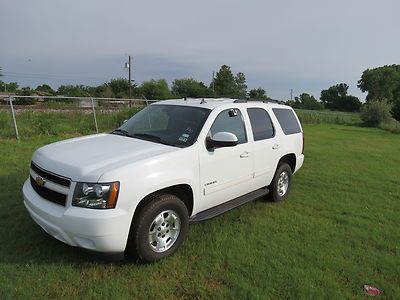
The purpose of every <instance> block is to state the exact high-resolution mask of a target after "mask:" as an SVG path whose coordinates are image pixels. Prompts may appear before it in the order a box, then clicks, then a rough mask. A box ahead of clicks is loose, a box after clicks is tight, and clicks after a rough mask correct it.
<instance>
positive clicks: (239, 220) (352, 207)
mask: <svg viewBox="0 0 400 300" xmlns="http://www.w3.org/2000/svg"><path fill="white" fill-rule="evenodd" d="M304 127H305V139H306V150H305V155H306V161H305V164H304V166H303V168H302V169H301V170H300V171H299V172H298V173H297V174H296V175H295V176H294V182H293V189H292V194H291V195H290V197H289V199H288V201H286V202H284V203H281V204H272V203H267V202H264V201H262V200H260V201H256V202H254V203H250V204H247V205H245V206H242V207H241V208H239V209H236V210H234V211H231V212H228V213H226V214H224V215H222V216H220V217H218V218H215V219H213V220H211V221H208V222H205V223H201V224H196V225H192V226H191V227H190V232H189V236H188V239H187V240H186V242H185V243H184V244H183V247H182V248H181V249H180V250H179V251H178V252H177V254H176V255H174V256H173V257H171V258H168V259H166V260H164V261H161V262H159V263H156V264H152V265H136V264H133V263H132V262H129V261H123V262H119V263H110V262H104V261H101V260H98V259H96V258H94V257H92V256H90V255H87V254H85V253H83V252H82V251H79V249H76V248H72V247H69V246H66V245H64V244H62V243H61V242H58V241H56V240H55V239H53V238H51V237H50V236H48V235H47V234H45V233H44V232H43V231H42V230H41V229H40V228H39V227H38V226H37V225H35V224H34V222H33V221H32V220H31V219H30V217H29V216H28V214H27V212H26V210H25V208H24V206H23V202H22V195H21V186H22V184H23V181H24V180H25V179H26V177H27V175H28V165H29V160H30V156H31V154H32V152H33V151H34V149H36V148H37V147H39V146H41V145H44V144H47V143H50V142H53V141H56V140H59V139H63V138H66V137H68V136H71V135H76V134H64V135H62V136H55V135H50V136H47V135H43V136H40V137H28V136H26V137H25V138H24V139H23V140H21V141H19V142H18V141H15V140H13V139H0V144H1V146H0V186H1V189H2V191H1V192H0V278H1V279H0V299H14V298H23V299H25V298H32V297H33V298H42V297H45V298H54V297H55V298H61V297H68V298H72V297H79V298H89V297H90V298H95V297H96V298H109V297H116V298H121V297H124V298H131V299H133V298H139V299H146V298H160V299H161V298H167V299H185V298H186V299H188V298H190V299H192V298H216V299H226V298H235V299H242V298H243V299H250V298H251V299H254V298H256V299H257V298H258V299H269V298H271V299H277V298H292V299H311V298H314V299H321V298H333V299H343V298H347V299H348V298H355V299H365V297H366V296H365V294H364V291H363V289H362V286H363V284H372V285H376V286H377V287H379V288H380V289H382V290H383V294H382V295H381V296H380V297H379V298H388V299H394V298H398V297H399V295H400V281H399V279H400V268H399V266H400V249H399V246H400V245H399V241H400V231H399V225H400V198H399V195H400V184H399V178H400V157H399V155H398V154H399V153H400V136H399V135H393V134H390V133H388V132H385V131H382V130H378V129H366V128H359V127H352V126H342V125H330V124H320V125H305V126H304Z"/></svg>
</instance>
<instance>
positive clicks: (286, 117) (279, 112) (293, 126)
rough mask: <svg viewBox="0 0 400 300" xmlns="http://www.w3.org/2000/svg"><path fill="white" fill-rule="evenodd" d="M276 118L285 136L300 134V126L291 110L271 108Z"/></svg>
mask: <svg viewBox="0 0 400 300" xmlns="http://www.w3.org/2000/svg"><path fill="white" fill-rule="evenodd" d="M272 111H273V112H274V114H275V116H276V118H277V119H278V122H279V124H280V125H281V127H282V130H283V132H284V133H285V134H294V133H299V132H301V129H300V124H299V122H297V119H296V116H295V115H294V113H293V111H292V110H291V109H285V108H273V109H272Z"/></svg>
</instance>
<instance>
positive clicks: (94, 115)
mask: <svg viewBox="0 0 400 300" xmlns="http://www.w3.org/2000/svg"><path fill="white" fill-rule="evenodd" d="M90 101H92V110H93V118H94V125H95V126H96V133H99V128H98V127H97V119H96V111H95V109H94V101H93V98H92V97H90Z"/></svg>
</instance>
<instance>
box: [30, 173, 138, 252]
mask: <svg viewBox="0 0 400 300" xmlns="http://www.w3.org/2000/svg"><path fill="white" fill-rule="evenodd" d="M22 191H23V196H24V204H25V207H26V209H27V210H28V212H29V214H30V215H31V217H32V219H33V220H34V221H35V222H36V223H37V224H38V225H39V226H40V227H42V228H43V230H44V231H46V232H47V233H48V234H50V235H51V236H53V237H54V238H56V239H58V240H60V241H62V242H64V243H66V244H68V245H70V246H75V247H81V248H84V249H87V250H90V251H96V252H101V253H110V254H111V253H115V254H117V253H122V252H123V251H124V250H125V247H126V242H127V239H128V234H129V228H130V224H131V217H130V216H129V215H128V213H127V212H126V211H124V210H122V209H118V208H116V209H107V210H99V209H87V208H81V207H74V206H71V201H67V205H66V206H65V207H64V206H61V205H58V204H55V203H52V202H50V201H48V200H46V199H43V198H42V197H40V196H39V195H38V194H37V193H36V192H35V190H34V189H33V188H32V186H31V184H30V181H29V179H28V180H27V181H25V183H24V186H23V189H22Z"/></svg>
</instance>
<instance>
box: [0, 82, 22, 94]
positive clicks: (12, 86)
mask: <svg viewBox="0 0 400 300" xmlns="http://www.w3.org/2000/svg"><path fill="white" fill-rule="evenodd" d="M0 83H1V85H3V84H4V86H5V88H4V89H7V92H10V93H16V92H17V90H18V88H19V86H18V83H16V82H9V83H6V82H3V81H1V80H0Z"/></svg>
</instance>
